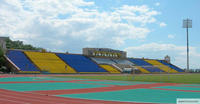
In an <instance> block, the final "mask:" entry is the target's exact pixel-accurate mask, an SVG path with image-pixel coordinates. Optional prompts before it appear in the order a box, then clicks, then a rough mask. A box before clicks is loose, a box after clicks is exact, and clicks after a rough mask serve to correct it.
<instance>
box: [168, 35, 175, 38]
mask: <svg viewBox="0 0 200 104" xmlns="http://www.w3.org/2000/svg"><path fill="white" fill-rule="evenodd" d="M167 37H168V38H169V39H174V37H175V36H174V35H173V34H169V35H168V36H167Z"/></svg>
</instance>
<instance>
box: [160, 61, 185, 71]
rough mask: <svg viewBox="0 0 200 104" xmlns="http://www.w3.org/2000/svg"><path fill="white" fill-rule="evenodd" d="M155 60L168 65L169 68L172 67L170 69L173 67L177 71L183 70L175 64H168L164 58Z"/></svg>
mask: <svg viewBox="0 0 200 104" xmlns="http://www.w3.org/2000/svg"><path fill="white" fill-rule="evenodd" d="M157 61H159V62H160V63H162V64H164V65H166V66H168V67H170V68H172V69H174V70H176V71H178V72H184V70H182V69H180V68H178V67H177V66H175V65H172V64H169V63H167V62H165V61H164V60H157Z"/></svg>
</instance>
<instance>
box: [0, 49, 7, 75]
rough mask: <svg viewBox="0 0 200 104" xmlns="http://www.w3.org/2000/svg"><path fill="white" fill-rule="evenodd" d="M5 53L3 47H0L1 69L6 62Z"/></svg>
mask: <svg viewBox="0 0 200 104" xmlns="http://www.w3.org/2000/svg"><path fill="white" fill-rule="evenodd" d="M3 55H4V52H3V50H2V48H1V47H0V71H2V70H1V69H2V67H3V66H4V65H5V63H6V60H5V58H4V57H3Z"/></svg>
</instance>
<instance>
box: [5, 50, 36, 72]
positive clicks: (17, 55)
mask: <svg viewBox="0 0 200 104" xmlns="http://www.w3.org/2000/svg"><path fill="white" fill-rule="evenodd" d="M6 56H7V57H8V58H9V59H10V60H11V61H12V62H13V63H14V64H15V65H16V66H17V67H18V68H19V69H20V70H21V71H39V69H38V68H37V67H36V66H35V65H34V64H33V63H32V62H31V61H30V60H29V59H28V58H27V57H26V56H25V55H24V53H23V52H22V51H17V50H9V51H8V52H7V54H6Z"/></svg>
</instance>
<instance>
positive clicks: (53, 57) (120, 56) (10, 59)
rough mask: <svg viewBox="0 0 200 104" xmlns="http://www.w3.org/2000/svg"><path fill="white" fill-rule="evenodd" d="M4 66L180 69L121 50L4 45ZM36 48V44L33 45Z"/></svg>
mask: <svg viewBox="0 0 200 104" xmlns="http://www.w3.org/2000/svg"><path fill="white" fill-rule="evenodd" d="M3 40H5V38H1V44H2V45H1V46H2V47H3V48H4V50H5V55H4V57H5V59H6V62H7V66H8V67H9V69H10V71H11V72H13V73H62V74H67V73H68V74H76V73H99V74H100V73H111V74H119V73H180V72H184V71H183V70H182V69H181V68H179V67H177V66H175V65H173V64H172V63H170V57H169V56H167V57H165V59H164V60H158V59H144V58H141V59H139V58H128V57H127V55H126V54H127V53H126V52H125V51H120V50H113V49H109V48H83V53H82V54H71V53H54V52H46V51H41V50H23V49H6V48H5V47H6V43H5V42H4V41H3ZM33 49H36V48H33Z"/></svg>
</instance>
